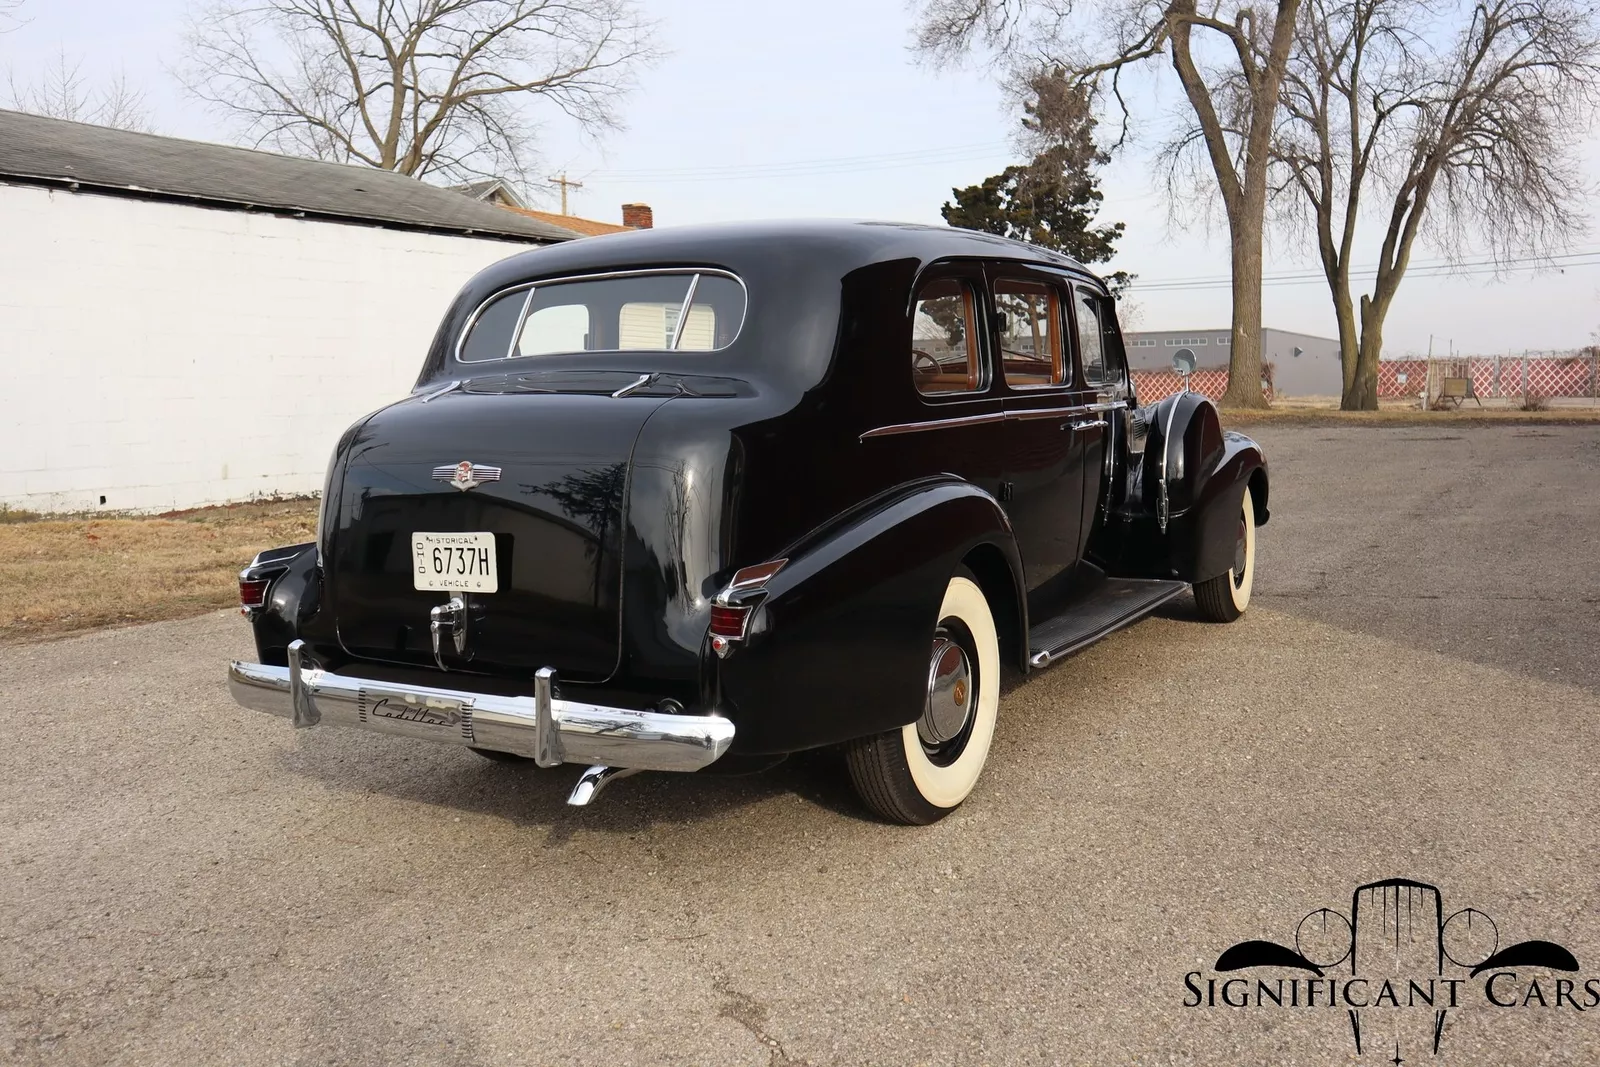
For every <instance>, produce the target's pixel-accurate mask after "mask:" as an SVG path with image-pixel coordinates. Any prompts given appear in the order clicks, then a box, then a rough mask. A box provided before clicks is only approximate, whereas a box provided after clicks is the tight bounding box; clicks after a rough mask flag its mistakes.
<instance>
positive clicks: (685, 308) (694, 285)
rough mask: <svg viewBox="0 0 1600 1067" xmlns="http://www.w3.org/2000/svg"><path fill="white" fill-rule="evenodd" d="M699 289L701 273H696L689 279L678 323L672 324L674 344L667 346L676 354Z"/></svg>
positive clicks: (714, 338)
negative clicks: (695, 294) (695, 293)
mask: <svg viewBox="0 0 1600 1067" xmlns="http://www.w3.org/2000/svg"><path fill="white" fill-rule="evenodd" d="M699 287H700V272H699V271H696V272H695V275H694V277H693V278H690V279H689V288H688V290H687V291H686V292H685V293H684V294H683V303H681V304H679V305H678V321H677V322H675V323H673V324H672V344H670V345H668V346H667V349H668V350H669V351H672V352H676V351H677V350H678V342H680V341H682V340H683V324H684V323H686V322H688V321H689V309H690V308H692V307H694V291H695V290H696V289H698V288H699ZM739 325H741V326H743V325H744V323H743V322H741V323H739ZM711 340H712V343H713V344H714V343H715V342H716V340H717V339H716V337H712V338H711ZM712 351H713V352H714V351H716V349H712Z"/></svg>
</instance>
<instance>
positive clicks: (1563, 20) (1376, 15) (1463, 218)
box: [1275, 0, 1600, 410]
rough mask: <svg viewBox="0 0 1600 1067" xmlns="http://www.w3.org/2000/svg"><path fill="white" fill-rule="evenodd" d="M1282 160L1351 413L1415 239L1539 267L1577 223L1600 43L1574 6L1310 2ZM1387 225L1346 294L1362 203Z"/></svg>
mask: <svg viewBox="0 0 1600 1067" xmlns="http://www.w3.org/2000/svg"><path fill="white" fill-rule="evenodd" d="M1306 4H1307V6H1306V8H1305V11H1304V13H1303V17H1302V19H1301V21H1300V26H1299V28H1298V31H1297V35H1296V48H1295V52H1294V55H1293V58H1292V60H1291V63H1290V66H1289V71H1288V74H1287V76H1286V77H1285V79H1284V83H1283V108H1284V117H1283V121H1282V123H1281V125H1280V127H1279V130H1278V134H1277V138H1276V143H1275V154H1276V156H1277V158H1278V160H1279V161H1280V165H1281V167H1282V168H1283V185H1284V189H1285V191H1286V193H1287V194H1288V196H1289V197H1290V198H1292V199H1291V200H1290V201H1289V202H1288V203H1287V204H1285V205H1284V206H1285V207H1286V208H1287V210H1288V212H1289V214H1290V215H1291V216H1292V217H1298V218H1301V219H1303V218H1304V216H1305V215H1306V214H1309V221H1310V223H1311V225H1312V226H1313V228H1314V230H1315V233H1316V238H1317V251H1318V256H1319V258H1320V260H1321V262H1322V269H1323V274H1324V275H1325V276H1326V278H1327V280H1328V287H1329V293H1330V295H1331V296H1332V298H1333V306H1334V313H1335V317H1336V318H1337V320H1338V328H1339V348H1340V356H1341V362H1342V365H1343V372H1344V381H1343V397H1342V400H1341V406H1342V407H1344V408H1345V409H1347V410H1355V409H1373V408H1376V407H1377V406H1378V396H1377V380H1378V358H1379V355H1380V354H1381V352H1382V349H1383V325H1384V320H1385V318H1386V317H1387V316H1388V313H1389V309H1390V307H1391V305H1392V304H1393V301H1394V298H1395V294H1396V292H1397V291H1398V290H1399V287H1400V283H1401V281H1402V280H1403V279H1404V277H1405V272H1406V267H1407V265H1408V264H1409V262H1410V259H1411V254H1412V250H1413V248H1414V246H1415V243H1416V240H1417V238H1418V235H1419V234H1428V233H1431V234H1432V236H1433V237H1434V238H1435V239H1436V240H1437V241H1438V242H1439V243H1440V244H1441V245H1442V246H1443V248H1444V249H1445V251H1447V252H1451V253H1454V252H1456V251H1458V250H1460V249H1461V248H1463V247H1464V245H1465V244H1466V243H1468V241H1469V240H1470V235H1473V234H1476V235H1477V236H1479V237H1480V238H1481V239H1483V240H1485V241H1487V243H1488V246H1489V248H1490V249H1491V251H1492V252H1493V253H1494V254H1495V255H1496V256H1501V255H1509V254H1512V253H1525V254H1526V253H1531V254H1534V255H1538V254H1540V253H1542V252H1544V251H1546V250H1548V249H1550V248H1552V247H1554V246H1559V245H1561V244H1563V243H1565V242H1566V240H1567V239H1568V238H1569V237H1570V236H1571V235H1572V234H1573V233H1575V232H1576V231H1577V230H1579V229H1581V227H1582V214H1581V204H1582V200H1583V198H1584V195H1585V192H1586V190H1585V188H1584V185H1583V182H1582V180H1581V177H1580V174H1579V170H1578V164H1577V160H1576V159H1575V157H1574V146H1575V144H1576V141H1577V138H1575V137H1574V136H1572V131H1573V130H1579V129H1587V128H1588V119H1589V117H1590V109H1591V108H1592V105H1593V103H1594V98H1595V88H1596V84H1597V77H1596V75H1597V72H1600V68H1597V66H1596V64H1597V61H1600V38H1597V35H1596V28H1595V22H1594V19H1595V16H1594V15H1593V13H1592V12H1591V11H1590V10H1589V9H1587V8H1584V7H1581V6H1579V5H1578V4H1575V3H1572V2H1569V0H1479V2H1475V3H1470V4H1460V5H1440V4H1436V3H1432V2H1430V0H1306ZM1368 194H1372V195H1375V196H1378V197H1382V198H1384V201H1385V202H1384V203H1380V204H1379V205H1378V206H1377V207H1376V211H1377V212H1379V213H1380V215H1379V217H1380V218H1381V220H1382V224H1383V226H1384V231H1383V242H1382V247H1381V250H1380V252H1379V256H1378V264H1377V268H1376V273H1375V277H1374V278H1373V281H1372V290H1371V292H1370V293H1363V294H1361V296H1360V299H1359V315H1358V313H1357V307H1356V304H1355V297H1354V294H1353V287H1352V282H1351V260H1352V256H1353V254H1354V248H1355V241H1356V230H1357V223H1358V221H1359V220H1360V218H1361V217H1362V215H1363V210H1364V207H1365V204H1364V197H1365V196H1367V195H1368Z"/></svg>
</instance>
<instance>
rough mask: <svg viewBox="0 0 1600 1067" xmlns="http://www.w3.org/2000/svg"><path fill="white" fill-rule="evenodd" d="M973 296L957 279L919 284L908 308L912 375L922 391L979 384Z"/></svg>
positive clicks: (928, 392)
mask: <svg viewBox="0 0 1600 1067" xmlns="http://www.w3.org/2000/svg"><path fill="white" fill-rule="evenodd" d="M977 306H978V302H977V298H976V295H975V294H974V293H973V290H972V286H971V285H969V284H967V283H966V282H964V281H962V280H960V279H959V278H940V279H938V280H936V281H931V282H928V283H926V284H924V285H923V286H922V288H921V289H919V290H918V291H917V300H916V304H915V305H914V310H913V311H912V313H911V380H912V381H913V382H914V383H915V384H916V387H917V392H919V393H922V394H923V395H924V396H939V395H941V394H944V393H972V392H977V391H978V390H979V389H981V388H983V384H984V382H983V364H982V361H981V359H980V357H979V354H978V353H979V349H978V314H977Z"/></svg>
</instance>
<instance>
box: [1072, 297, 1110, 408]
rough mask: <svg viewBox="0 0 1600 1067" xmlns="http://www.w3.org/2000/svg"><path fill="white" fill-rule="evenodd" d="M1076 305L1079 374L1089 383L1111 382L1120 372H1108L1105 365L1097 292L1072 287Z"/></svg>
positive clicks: (1102, 327)
mask: <svg viewBox="0 0 1600 1067" xmlns="http://www.w3.org/2000/svg"><path fill="white" fill-rule="evenodd" d="M1072 291H1073V295H1074V297H1075V298H1076V301H1077V303H1076V306H1075V307H1074V308H1073V309H1072V310H1073V311H1074V312H1075V313H1076V315H1077V319H1078V354H1079V358H1080V359H1082V360H1083V377H1084V380H1085V381H1087V382H1088V383H1089V384H1090V385H1104V384H1106V383H1107V382H1114V381H1116V380H1118V378H1119V377H1120V372H1118V373H1112V372H1111V371H1110V369H1109V368H1108V367H1107V366H1106V344H1105V325H1104V323H1102V322H1101V319H1100V314H1101V309H1100V295H1099V294H1098V293H1096V292H1094V291H1093V290H1090V289H1082V288H1079V287H1077V286H1074V287H1073V290H1072Z"/></svg>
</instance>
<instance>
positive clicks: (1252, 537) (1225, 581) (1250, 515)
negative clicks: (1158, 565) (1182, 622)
mask: <svg viewBox="0 0 1600 1067" xmlns="http://www.w3.org/2000/svg"><path fill="white" fill-rule="evenodd" d="M1255 577H1256V511H1255V505H1254V504H1253V503H1252V502H1251V500H1250V490H1249V489H1246V490H1245V491H1244V505H1243V507H1242V508H1241V509H1240V511H1239V525H1238V536H1237V539H1236V540H1235V542H1234V546H1233V566H1232V567H1230V568H1228V573H1227V574H1219V575H1217V576H1216V577H1215V578H1211V579H1208V580H1206V581H1204V582H1201V583H1200V584H1199V585H1197V586H1195V587H1194V602H1195V604H1196V605H1198V606H1199V608H1200V617H1201V618H1202V619H1205V620H1207V621H1208V622H1232V621H1233V620H1234V619H1237V618H1238V617H1239V616H1240V615H1243V614H1244V609H1245V608H1247V607H1249V606H1250V586H1251V585H1252V584H1254V582H1255Z"/></svg>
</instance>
